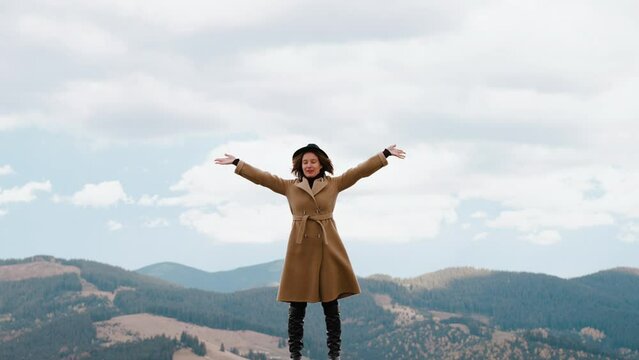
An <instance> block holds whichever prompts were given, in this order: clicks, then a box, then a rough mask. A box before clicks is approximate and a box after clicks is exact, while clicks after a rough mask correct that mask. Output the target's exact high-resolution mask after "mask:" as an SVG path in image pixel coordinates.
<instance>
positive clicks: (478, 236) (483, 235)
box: [473, 232, 488, 241]
mask: <svg viewBox="0 0 639 360" xmlns="http://www.w3.org/2000/svg"><path fill="white" fill-rule="evenodd" d="M487 237H488V233H487V232H481V233H478V234H475V236H473V241H479V240H484V239H486V238H487Z"/></svg>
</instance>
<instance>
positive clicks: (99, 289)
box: [0, 257, 639, 360]
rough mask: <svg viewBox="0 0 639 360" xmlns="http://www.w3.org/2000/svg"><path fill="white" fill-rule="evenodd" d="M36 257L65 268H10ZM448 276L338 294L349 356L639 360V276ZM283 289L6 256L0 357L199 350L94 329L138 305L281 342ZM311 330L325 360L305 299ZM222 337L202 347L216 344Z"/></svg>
mask: <svg viewBox="0 0 639 360" xmlns="http://www.w3.org/2000/svg"><path fill="white" fill-rule="evenodd" d="M34 262H40V263H43V262H46V263H54V264H58V265H59V267H60V269H64V271H67V273H62V274H56V275H55V276H43V274H38V277H34V278H27V279H25V278H23V277H20V276H17V275H16V274H18V273H19V272H20V271H24V269H23V268H19V267H16V266H13V265H19V264H30V263H34ZM21 269H22V270H21ZM29 271H31V270H29ZM444 273H445V274H446V281H439V280H437V281H435V282H433V281H431V280H432V279H431V280H428V281H425V282H423V283H425V284H426V283H427V284H431V285H432V284H436V285H437V286H431V285H429V286H419V284H418V283H413V284H412V285H411V284H407V283H405V282H402V281H398V280H397V279H390V278H384V277H381V278H380V277H376V278H375V279H360V285H361V287H362V291H363V292H362V294H361V295H359V296H354V297H350V298H347V299H344V300H342V301H341V302H340V307H341V312H342V318H343V357H342V358H343V359H345V360H347V359H371V360H375V359H427V358H433V359H447V358H451V359H452V358H464V359H485V358H489V357H492V358H500V359H544V358H546V359H556V358H570V357H572V358H575V359H639V352H638V350H639V343H638V342H637V340H636V339H635V337H634V336H633V334H637V333H639V328H637V326H638V324H639V314H638V313H637V309H638V308H639V306H638V305H639V301H637V300H638V299H639V295H638V291H637V290H638V289H639V276H637V275H636V274H634V273H633V272H628V271H625V272H622V271H607V272H601V273H597V274H593V275H590V276H587V277H582V278H578V279H572V280H565V279H560V278H556V277H552V276H547V275H541V274H528V273H508V272H490V273H482V274H481V276H468V273H466V272H465V273H463V274H461V275H459V273H457V275H455V276H451V272H444ZM444 273H441V274H444ZM471 273H472V272H471ZM2 274H9V275H4V276H5V277H4V278H3V277H2ZM12 274H13V275H12ZM441 274H440V275H441ZM11 276H14V278H15V279H20V280H11ZM21 276H24V274H22V275H21ZM422 280H423V279H422ZM276 293H277V288H275V287H264V288H256V289H250V290H245V291H239V292H234V293H230V294H222V293H214V292H209V291H203V290H195V289H185V288H182V287H179V286H176V285H173V284H169V283H166V282H164V281H161V280H157V279H153V278H149V277H147V276H143V275H140V274H137V273H135V272H130V271H126V270H123V269H120V268H117V267H112V266H109V265H106V264H100V263H96V262H91V261H84V260H61V259H54V258H51V257H38V258H31V259H24V260H7V261H0V359H5V358H6V359H45V360H46V359H84V358H87V359H91V358H94V359H116V358H118V356H121V354H124V353H126V354H128V356H130V357H127V358H129V359H170V358H172V356H173V353H174V352H175V351H177V350H178V349H180V348H185V347H189V348H191V349H193V351H195V350H196V349H195V348H199V349H200V350H202V349H201V348H202V347H204V346H199V345H194V344H199V343H198V341H195V342H193V341H191V340H189V341H185V339H188V337H187V338H184V337H180V336H177V337H173V338H171V337H161V336H159V337H148V338H140V339H138V340H136V341H133V342H128V343H116V344H107V343H106V342H105V341H104V339H103V338H102V337H100V334H99V333H98V332H97V331H96V324H98V323H102V322H104V320H108V319H113V318H117V317H121V316H123V315H126V314H140V313H149V314H155V315H159V316H164V317H168V318H174V319H177V320H180V321H182V322H185V323H190V324H194V326H195V325H200V326H203V327H204V328H212V329H227V330H251V331H254V332H256V333H260V334H266V335H270V336H274V337H279V338H280V341H279V342H280V343H283V342H285V341H284V338H285V337H286V319H287V305H286V304H283V303H278V302H277V301H276V300H275V298H276ZM305 330H306V331H305V348H306V351H307V354H308V355H310V358H312V359H323V358H325V356H326V355H325V354H326V349H325V347H326V345H325V327H324V322H323V314H322V310H321V307H320V306H319V305H317V304H314V305H311V306H309V308H308V317H307V321H306V325H305ZM107 345H108V346H107ZM220 345H221V344H216V345H215V349H213V348H212V344H211V343H210V342H209V343H208V344H207V346H208V350H209V351H212V350H215V351H218V348H219V347H220ZM224 345H226V347H227V348H229V349H230V348H231V347H233V344H229V343H226V344H224ZM204 348H206V347H204ZM251 353H252V354H256V353H254V352H251ZM247 356H248V355H247ZM251 356H254V355H251ZM255 356H257V355H255ZM259 357H260V358H268V354H267V353H264V352H262V353H260V355H259Z"/></svg>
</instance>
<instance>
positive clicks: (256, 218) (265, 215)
mask: <svg viewBox="0 0 639 360" xmlns="http://www.w3.org/2000/svg"><path fill="white" fill-rule="evenodd" d="M287 210H288V207H287V206H286V205H285V204H282V203H280V204H255V205H254V206H248V207H247V206H242V205H239V204H238V203H228V204H225V205H222V206H220V207H219V208H218V210H217V212H211V213H205V212H203V211H201V210H195V209H194V210H188V211H186V212H184V213H183V214H182V215H180V223H182V224H183V225H184V226H187V227H190V228H193V229H195V230H196V231H198V232H199V233H201V234H204V235H206V236H208V237H210V238H212V239H214V240H216V241H220V242H233V243H270V242H275V241H284V240H287V239H288V232H287V230H288V229H289V228H290V224H289V223H288V222H287V220H288V219H287V218H288V217H290V214H289V212H288V211H287Z"/></svg>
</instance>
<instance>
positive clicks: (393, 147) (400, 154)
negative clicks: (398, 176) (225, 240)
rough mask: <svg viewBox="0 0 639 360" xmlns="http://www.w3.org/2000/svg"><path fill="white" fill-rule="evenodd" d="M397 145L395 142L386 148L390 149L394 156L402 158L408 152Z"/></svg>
mask: <svg viewBox="0 0 639 360" xmlns="http://www.w3.org/2000/svg"><path fill="white" fill-rule="evenodd" d="M396 146H397V145H395V144H393V145H391V146H389V147H387V148H386V150H388V151H390V153H391V155H393V156H397V157H398V158H400V159H403V158H405V157H406V152H405V151H404V150H402V149H398V148H397V147H396Z"/></svg>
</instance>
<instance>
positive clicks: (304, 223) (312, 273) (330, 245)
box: [235, 153, 388, 302]
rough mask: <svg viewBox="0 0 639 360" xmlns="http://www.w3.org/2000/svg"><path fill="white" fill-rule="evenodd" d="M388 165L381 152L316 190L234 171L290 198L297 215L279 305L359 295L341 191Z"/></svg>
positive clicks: (248, 169)
mask: <svg viewBox="0 0 639 360" xmlns="http://www.w3.org/2000/svg"><path fill="white" fill-rule="evenodd" d="M387 164H388V160H386V157H385V156H384V154H383V153H379V154H376V155H375V156H373V157H371V158H370V159H368V160H366V161H365V162H363V163H361V164H359V165H357V166H356V167H354V168H351V169H349V170H347V171H346V172H344V174H342V175H340V176H336V177H330V176H326V177H324V178H320V179H317V180H315V182H314V183H313V188H312V189H311V188H310V187H309V184H308V180H306V178H303V179H302V181H299V180H297V179H295V180H285V179H282V178H280V177H278V176H276V175H272V174H270V173H268V172H266V171H262V170H259V169H257V168H255V167H253V166H251V165H249V164H247V163H245V162H244V161H242V160H240V161H239V163H238V164H237V167H236V168H235V173H236V174H239V175H241V176H243V177H245V178H246V179H248V180H250V181H252V182H254V183H256V184H259V185H262V186H265V187H267V188H269V189H271V190H273V191H275V192H276V193H278V194H282V195H284V196H286V198H287V199H288V203H289V206H290V209H291V214H292V215H293V225H292V228H291V234H290V236H289V239H288V249H287V251H286V259H285V260H284V270H283V271H282V277H281V279H280V288H279V291H278V294H277V300H278V301H286V302H291V301H305V302H319V301H322V302H326V301H331V300H335V299H340V298H344V297H347V296H350V295H355V294H359V293H360V288H359V284H358V283H357V279H356V278H355V274H354V273H353V268H352V267H351V263H350V260H349V259H348V254H347V253H346V249H345V248H344V244H343V243H342V239H341V238H340V237H339V234H338V233H337V227H336V226H335V221H333V216H332V215H333V209H334V208H335V200H337V194H338V193H339V192H340V191H342V190H345V189H348V188H349V187H351V186H352V185H353V184H355V183H356V182H357V181H358V180H359V179H361V178H363V177H367V176H369V175H371V174H373V173H374V172H375V171H377V170H379V169H381V168H382V167H383V166H385V165H387ZM378 220H381V219H378ZM374 221H375V220H374Z"/></svg>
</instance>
